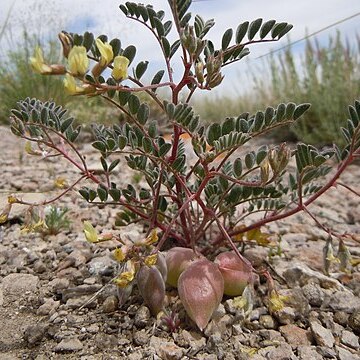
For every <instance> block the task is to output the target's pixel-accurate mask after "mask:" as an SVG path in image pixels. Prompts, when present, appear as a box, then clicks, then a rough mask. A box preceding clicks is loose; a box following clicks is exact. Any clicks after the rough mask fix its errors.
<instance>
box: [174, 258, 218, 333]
mask: <svg viewBox="0 0 360 360" xmlns="http://www.w3.org/2000/svg"><path fill="white" fill-rule="evenodd" d="M178 292H179V297H180V300H181V302H182V304H183V306H184V308H185V310H186V312H187V314H188V315H189V317H190V318H191V319H192V320H193V321H194V322H195V323H196V325H197V326H198V328H199V329H200V330H201V331H202V330H203V329H204V328H205V327H206V325H207V324H208V322H209V320H210V318H211V316H212V314H213V312H214V311H215V310H216V309H217V308H218V306H219V304H220V302H221V299H222V297H223V293H224V279H223V277H222V275H221V272H220V270H219V267H218V265H217V264H214V263H213V262H211V261H209V260H207V259H205V258H203V259H199V260H195V261H194V262H192V263H191V264H190V265H189V267H188V268H187V269H186V270H185V271H184V272H183V273H182V274H181V275H180V277H179V281H178Z"/></svg>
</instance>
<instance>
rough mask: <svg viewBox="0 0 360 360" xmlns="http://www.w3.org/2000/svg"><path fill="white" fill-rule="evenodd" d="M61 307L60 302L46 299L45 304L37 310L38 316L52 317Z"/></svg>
mask: <svg viewBox="0 0 360 360" xmlns="http://www.w3.org/2000/svg"><path fill="white" fill-rule="evenodd" d="M59 306H60V301H55V300H54V299H52V298H49V299H46V300H45V302H44V304H42V305H41V306H40V307H39V308H38V309H37V312H36V313H37V314H38V315H52V314H53V313H54V312H55V311H56V309H57V308H58V307H59Z"/></svg>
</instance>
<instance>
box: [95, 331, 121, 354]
mask: <svg viewBox="0 0 360 360" xmlns="http://www.w3.org/2000/svg"><path fill="white" fill-rule="evenodd" d="M94 344H95V346H96V347H97V348H98V349H99V350H106V349H114V348H116V347H117V346H118V339H117V336H115V335H112V334H104V333H99V334H96V335H95V338H94Z"/></svg>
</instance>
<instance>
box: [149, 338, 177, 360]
mask: <svg viewBox="0 0 360 360" xmlns="http://www.w3.org/2000/svg"><path fill="white" fill-rule="evenodd" d="M150 346H151V347H152V348H154V349H155V352H156V354H157V355H158V356H159V357H160V358H161V359H163V360H180V359H182V358H183V354H184V349H182V348H180V347H179V346H177V345H176V344H175V343H174V342H173V341H164V339H162V338H159V337H156V336H152V337H151V338H150Z"/></svg>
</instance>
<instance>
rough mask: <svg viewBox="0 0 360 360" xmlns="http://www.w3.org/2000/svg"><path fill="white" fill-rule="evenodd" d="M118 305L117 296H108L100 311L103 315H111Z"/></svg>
mask: <svg viewBox="0 0 360 360" xmlns="http://www.w3.org/2000/svg"><path fill="white" fill-rule="evenodd" d="M118 305H119V300H118V298H117V296H115V295H110V296H108V297H107V298H106V299H105V301H104V302H103V304H102V310H103V312H105V313H111V312H114V311H115V310H116V309H117V308H118Z"/></svg>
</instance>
